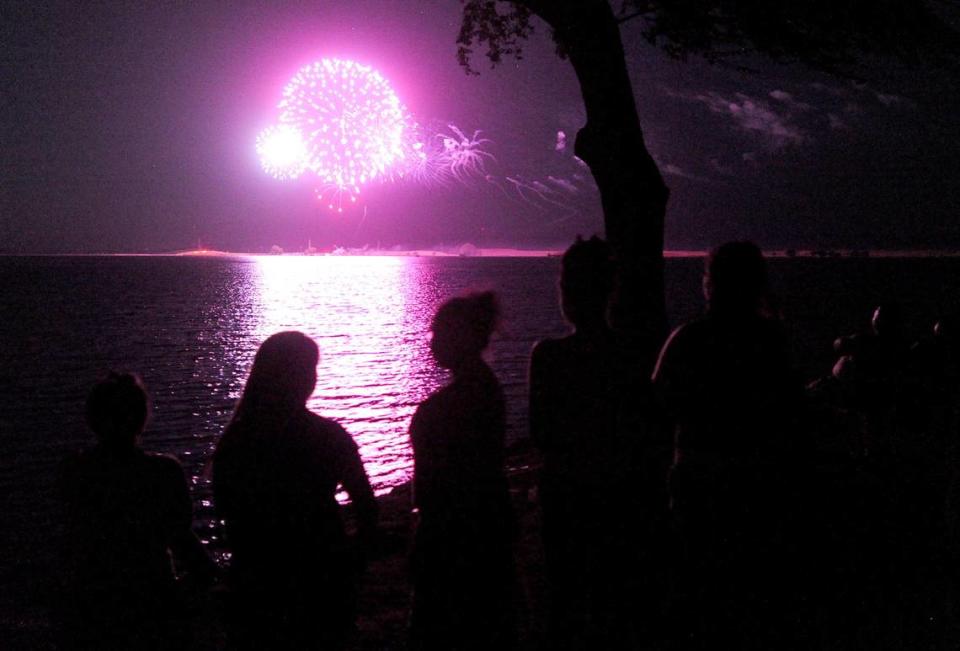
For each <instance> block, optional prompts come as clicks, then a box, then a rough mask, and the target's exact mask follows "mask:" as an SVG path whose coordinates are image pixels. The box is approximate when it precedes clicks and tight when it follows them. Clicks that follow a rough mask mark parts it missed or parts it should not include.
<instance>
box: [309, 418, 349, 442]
mask: <svg viewBox="0 0 960 651" xmlns="http://www.w3.org/2000/svg"><path fill="white" fill-rule="evenodd" d="M304 418H305V421H306V423H307V424H308V426H309V428H310V430H311V431H312V432H313V433H315V434H318V435H320V436H323V437H325V438H326V439H328V440H330V441H333V442H334V443H335V444H338V445H343V444H346V445H354V441H353V437H352V436H351V435H350V432H348V431H347V429H346V428H345V427H344V426H343V425H341V424H340V423H338V422H337V421H335V420H333V419H332V418H327V417H325V416H321V415H320V414H316V413H314V412H312V411H309V410H308V411H307V412H306V413H305V415H304Z"/></svg>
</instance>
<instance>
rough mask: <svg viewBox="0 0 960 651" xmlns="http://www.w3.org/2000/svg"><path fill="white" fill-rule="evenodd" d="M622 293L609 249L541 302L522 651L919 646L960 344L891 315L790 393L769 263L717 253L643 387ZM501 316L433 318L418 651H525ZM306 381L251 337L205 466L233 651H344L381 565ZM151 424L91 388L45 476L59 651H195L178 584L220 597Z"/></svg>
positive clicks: (930, 630)
mask: <svg viewBox="0 0 960 651" xmlns="http://www.w3.org/2000/svg"><path fill="white" fill-rule="evenodd" d="M615 282H616V265H615V260H614V256H613V253H612V251H611V249H610V247H609V246H608V245H607V244H606V243H605V242H603V241H602V240H600V239H598V238H592V239H590V240H586V241H585V240H582V239H579V238H578V240H577V241H576V242H575V243H574V244H573V245H572V246H571V247H570V248H569V249H568V250H567V252H566V253H565V254H564V256H563V258H562V261H561V275H560V282H559V289H560V306H561V311H562V314H563V316H564V317H565V319H566V320H567V321H568V322H569V324H570V326H571V327H572V332H571V333H570V334H568V335H567V336H565V337H561V338H556V339H545V340H543V341H541V342H539V343H538V344H537V345H536V346H535V348H534V350H533V352H532V356H531V361H530V404H529V417H530V421H529V423H530V436H531V439H532V442H533V444H534V446H535V447H536V449H537V450H538V451H539V455H540V458H541V460H542V464H541V471H540V477H539V484H538V487H537V493H536V495H537V501H538V502H539V505H540V508H541V516H542V520H541V522H542V544H543V555H544V561H545V575H546V576H545V579H546V586H547V595H548V606H547V608H546V624H545V632H544V634H543V635H542V640H540V647H541V648H544V649H548V650H575V649H584V650H585V649H614V650H616V649H640V648H671V649H719V648H732V649H772V648H778V649H783V648H826V647H830V648H873V647H876V648H914V647H916V648H919V647H924V648H938V647H936V644H937V643H939V642H941V641H942V640H945V639H947V637H948V633H949V631H947V630H946V627H945V625H944V624H943V623H942V622H941V620H942V619H943V618H944V616H945V614H948V612H947V610H946V607H945V606H944V605H943V604H944V603H945V602H946V601H947V600H945V599H940V598H939V597H937V596H936V595H938V594H940V593H938V592H937V591H936V590H931V589H930V586H931V585H937V586H946V588H945V590H946V592H945V593H947V592H949V590H951V589H952V587H953V581H954V580H955V578H956V577H958V576H960V574H958V571H960V558H958V556H957V551H958V550H960V520H958V517H957V513H960V474H958V473H957V471H956V469H957V459H958V450H957V444H956V441H957V427H958V413H960V412H958V395H960V355H958V351H957V342H956V326H955V322H954V321H953V320H952V319H950V318H942V319H940V320H938V321H937V322H936V323H935V325H934V327H933V328H932V330H931V332H930V333H929V334H928V335H927V336H925V337H923V338H922V339H921V340H920V341H918V342H916V343H914V344H912V345H911V343H910V340H909V338H908V336H907V334H906V330H905V326H904V319H903V315H902V312H901V310H900V309H899V307H898V306H897V305H896V304H893V303H886V304H883V305H881V306H879V307H877V308H876V310H875V312H874V313H873V317H872V320H871V324H870V327H869V328H867V329H865V331H864V332H858V333H854V334H851V335H848V336H842V337H840V338H838V339H837V340H836V342H835V343H834V350H835V352H836V356H837V359H836V363H835V364H834V366H833V369H832V371H831V372H830V373H828V374H826V375H825V376H824V377H821V378H819V379H817V380H815V381H813V382H811V383H809V384H807V385H806V386H804V383H803V381H802V378H801V376H800V375H799V374H798V372H797V370H796V366H795V364H794V361H793V360H792V359H791V356H790V346H789V343H788V337H787V335H786V332H785V328H784V324H783V317H782V315H781V314H780V313H779V309H778V307H777V305H778V303H777V301H776V300H775V297H774V294H773V292H772V291H771V287H770V283H769V278H768V273H767V265H766V261H765V260H764V257H763V255H762V253H761V251H760V250H759V249H758V248H757V247H756V246H755V245H754V244H752V243H749V242H731V243H728V244H724V245H722V246H720V247H718V248H717V249H715V250H714V251H712V252H711V253H710V255H709V256H708V258H707V262H706V269H705V273H704V277H703V291H704V297H705V299H706V310H705V312H704V315H703V316H702V317H701V318H699V319H696V320H694V321H691V322H689V323H686V324H683V325H681V326H680V327H678V328H677V329H676V330H675V331H674V332H673V333H672V334H671V335H670V336H669V338H668V339H667V341H666V343H665V344H664V345H663V347H662V350H661V351H660V355H659V358H658V359H657V361H656V364H655V367H654V368H652V369H649V368H647V369H645V368H643V363H642V362H641V361H640V359H641V357H640V356H639V355H637V354H636V351H635V350H634V348H635V346H634V345H632V344H631V343H630V340H629V339H628V338H625V337H624V335H623V333H618V332H616V331H614V330H613V329H612V328H611V327H610V325H609V323H608V318H607V315H608V308H609V303H610V298H611V296H612V295H613V292H614V288H615ZM499 318H500V308H499V305H498V301H497V297H496V296H495V295H494V294H493V293H491V292H485V293H478V294H470V295H467V296H462V297H457V298H453V299H451V300H449V301H447V302H445V303H443V304H442V305H441V306H440V308H439V309H438V310H437V312H436V315H435V317H434V319H433V321H432V324H431V332H432V339H431V342H430V350H431V353H432V355H433V357H434V359H435V361H436V363H437V365H438V366H440V367H442V368H444V369H447V370H449V371H450V374H451V381H450V382H449V384H447V385H446V386H444V387H442V388H441V389H439V390H438V391H436V392H435V393H434V394H432V395H431V396H430V397H428V398H427V399H426V400H424V401H423V402H422V403H421V404H420V406H419V407H418V409H417V410H416V413H415V414H414V416H413V419H412V421H411V424H410V441H411V444H412V448H413V455H414V474H413V482H412V484H413V510H414V512H415V523H416V527H415V531H414V536H413V544H412V549H411V552H410V556H411V563H410V567H411V595H412V596H411V614H410V633H409V639H408V640H407V641H406V646H407V647H408V648H412V649H417V650H422V651H434V650H453V651H457V650H464V651H472V650H478V651H479V650H481V649H505V650H509V649H512V648H516V647H517V646H518V645H519V644H520V640H521V634H520V629H521V628H523V627H522V626H521V624H520V621H519V620H520V617H521V615H520V614H521V613H529V612H530V611H529V609H526V608H525V607H524V606H523V604H522V603H521V602H522V601H523V591H522V590H520V588H519V585H520V581H519V578H518V575H519V572H520V571H521V570H520V569H518V567H517V565H516V560H515V547H516V543H517V537H518V523H517V519H516V515H515V513H514V507H513V505H512V504H511V493H510V490H509V481H508V474H507V470H506V447H505V446H506V441H505V435H506V416H505V414H506V406H505V400H504V396H503V391H502V389H501V386H500V383H499V381H498V380H497V378H496V376H495V374H494V373H493V371H492V370H491V368H490V366H489V365H488V364H487V363H486V361H485V360H484V351H485V350H486V349H487V347H488V346H489V344H490V340H491V337H492V335H493V334H494V333H495V331H496V329H497V326H498V321H499ZM318 361H319V350H318V348H317V346H316V344H315V343H314V342H313V341H312V340H311V339H310V338H309V337H307V336H305V335H303V334H301V333H299V332H281V333H278V334H275V335H273V336H271V337H269V338H268V339H267V340H266V341H265V342H264V343H263V345H262V346H261V347H260V349H259V350H258V352H257V354H256V357H255V359H254V362H253V367H252V369H251V371H250V375H249V378H248V381H247V383H246V386H245V388H244V391H243V395H242V397H241V399H240V401H239V403H238V405H237V407H236V410H235V412H234V414H233V417H232V419H231V421H230V423H229V424H228V425H227V427H226V430H225V432H224V434H223V436H222V438H221V439H220V441H219V443H218V445H217V447H216V451H215V453H214V455H213V460H212V478H213V491H214V500H215V506H216V510H217V514H218V517H219V518H221V519H222V520H223V523H224V526H225V536H226V545H227V546H228V548H229V550H230V553H231V561H230V565H229V570H228V573H227V575H226V577H225V584H226V594H227V603H226V617H225V621H226V626H225V628H226V631H227V644H228V647H229V648H231V649H248V650H259V649H341V648H345V647H346V646H348V644H349V640H350V637H351V631H352V629H353V627H354V620H355V617H356V602H357V595H358V587H359V579H360V577H361V574H362V571H363V569H364V566H365V561H366V560H367V559H368V557H369V556H370V555H371V554H372V553H374V552H375V550H376V549H377V548H378V545H379V543H381V542H382V538H381V536H382V534H381V533H380V532H379V530H378V525H377V520H378V507H377V502H376V500H375V499H374V494H373V491H372V489H371V486H370V483H369V480H368V478H367V475H366V473H365V471H364V468H363V463H362V460H361V458H360V454H359V452H358V449H357V446H356V444H355V443H354V441H353V439H352V438H351V436H350V434H348V433H347V432H346V431H345V430H344V429H343V427H341V426H340V425H338V424H337V423H336V422H334V421H332V420H329V419H327V418H323V417H321V416H319V415H317V414H314V413H312V412H311V411H310V410H309V409H307V406H306V404H307V401H308V399H309V397H310V396H311V394H312V393H313V391H314V388H315V385H316V381H317V375H316V373H317V370H316V369H317V364H318ZM148 404H149V400H148V396H147V393H146V391H145V390H144V388H143V385H142V384H141V382H140V380H139V379H138V378H137V377H136V376H134V375H130V374H112V375H110V376H109V377H108V378H107V379H105V380H104V381H102V382H101V383H99V384H97V385H96V386H95V387H94V389H93V391H92V392H91V394H90V397H89V399H88V402H87V421H88V423H89V425H90V428H91V430H92V431H93V432H94V434H95V435H96V438H97V442H96V444H95V445H94V446H93V447H91V448H89V449H88V450H85V451H83V452H81V453H78V454H75V455H72V456H70V457H69V458H68V459H66V460H65V461H64V463H63V466H62V472H61V479H60V490H61V494H62V501H63V503H64V505H65V514H66V516H65V517H66V528H65V541H64V558H65V572H64V590H63V593H62V595H61V611H60V612H61V622H62V625H61V627H60V628H61V631H62V639H63V646H64V648H77V649H166V648H185V645H187V644H189V640H187V639H186V635H185V634H184V633H183V631H185V630H188V629H189V627H188V626H186V625H185V623H184V622H185V620H186V618H187V613H186V612H185V610H184V607H183V604H182V599H181V597H180V594H179V589H178V586H177V579H176V576H177V574H180V575H187V576H191V577H193V579H194V580H195V581H196V582H197V583H200V584H210V583H213V582H214V581H217V580H219V578H220V577H219V570H218V568H217V567H216V565H215V564H214V563H213V562H212V561H211V560H210V559H209V558H208V556H207V555H206V553H205V551H204V549H203V547H202V546H201V544H200V542H199V541H198V539H197V538H196V537H195V536H194V534H193V533H192V530H191V500H190V496H189V490H188V486H187V483H186V481H185V479H184V476H183V472H182V470H181V468H180V466H179V464H178V463H177V461H176V460H175V459H173V458H172V457H167V456H163V455H157V454H151V453H148V452H145V451H143V450H142V449H141V448H140V447H139V443H138V441H139V437H140V435H141V434H142V432H143V430H144V427H145V424H146V422H147V415H148V411H149V409H148ZM340 488H342V489H344V490H345V491H346V493H347V494H348V496H349V498H350V502H351V504H352V510H353V513H354V518H353V519H354V521H355V523H356V527H355V529H356V534H355V535H352V536H351V535H348V533H347V527H346V526H345V524H344V519H343V515H342V510H343V507H342V506H341V505H340V504H339V503H338V501H337V499H336V494H337V491H338V490H339V489H340ZM171 555H172V557H173V559H174V560H175V561H176V563H175V565H171ZM175 569H176V572H175V571H174V570H175ZM945 593H944V594H945ZM931 595H934V596H931ZM938 618H939V619H938Z"/></svg>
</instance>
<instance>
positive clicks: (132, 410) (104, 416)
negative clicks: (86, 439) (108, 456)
mask: <svg viewBox="0 0 960 651" xmlns="http://www.w3.org/2000/svg"><path fill="white" fill-rule="evenodd" d="M148 413H149V399H148V397H147V390H146V389H144V387H143V383H142V382H141V381H140V378H139V377H137V376H136V375H134V374H133V373H115V372H111V373H110V375H108V376H107V377H106V378H105V379H103V380H101V381H100V382H98V383H97V384H96V385H94V387H93V389H92V390H91V391H90V395H89V396H87V407H86V415H87V424H88V425H89V426H90V429H91V430H93V433H94V434H96V436H97V441H99V443H100V444H101V445H103V446H105V447H108V448H114V449H122V448H130V447H133V446H135V445H136V442H137V437H138V436H140V434H142V433H143V428H144V426H146V424H147V415H148Z"/></svg>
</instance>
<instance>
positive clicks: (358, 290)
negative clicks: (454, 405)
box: [255, 256, 443, 494]
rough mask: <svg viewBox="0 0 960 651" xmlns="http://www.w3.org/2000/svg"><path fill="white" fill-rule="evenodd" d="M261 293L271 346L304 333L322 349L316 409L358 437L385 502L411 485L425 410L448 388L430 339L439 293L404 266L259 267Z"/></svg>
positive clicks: (403, 261)
mask: <svg viewBox="0 0 960 651" xmlns="http://www.w3.org/2000/svg"><path fill="white" fill-rule="evenodd" d="M255 275H256V276H257V277H256V281H255V287H256V288H257V289H256V293H257V298H256V303H258V308H259V309H257V310H256V311H257V313H258V317H257V319H258V323H257V325H256V326H255V335H256V336H257V337H258V339H259V341H263V340H264V339H266V338H267V337H268V336H269V335H271V334H273V333H275V332H279V331H281V330H300V331H301V332H304V333H305V334H307V335H309V336H310V337H313V339H314V340H315V341H316V342H317V344H318V345H319V346H320V365H319V366H318V368H317V375H318V379H317V389H316V391H315V392H314V395H313V396H312V397H311V399H310V401H309V403H308V404H309V407H310V408H311V409H312V410H314V411H316V412H317V413H319V414H322V415H324V416H327V417H329V418H333V419H334V420H336V421H338V422H339V423H340V424H342V425H343V426H344V427H345V428H346V429H347V431H349V432H350V434H351V435H353V437H354V440H355V441H356V442H357V445H358V446H359V448H360V454H361V456H362V457H363V460H364V464H365V466H366V469H367V474H368V475H369V476H370V480H371V482H372V483H373V485H374V489H375V490H376V491H377V493H378V494H380V493H384V492H387V491H388V490H389V489H390V488H391V487H393V486H396V485H398V484H401V483H403V482H405V481H407V480H408V479H409V478H410V475H411V474H412V465H413V459H412V455H411V451H410V447H409V443H408V438H407V429H408V426H409V423H410V418H411V416H412V415H413V411H414V410H415V409H416V406H417V404H418V403H419V402H420V401H421V400H423V399H424V398H425V397H426V396H427V395H429V393H430V392H431V391H433V390H434V389H436V387H437V386H438V385H439V384H440V383H441V382H442V379H443V376H442V374H441V372H440V371H438V370H437V369H436V367H435V365H434V363H433V361H432V359H431V358H430V354H429V348H428V342H427V332H428V330H429V324H430V319H431V317H432V315H433V311H434V309H435V306H436V305H437V304H438V303H439V300H440V296H439V290H438V288H437V287H436V285H435V284H434V283H432V282H431V281H430V279H429V278H428V274H426V272H425V269H424V267H423V266H421V265H419V264H417V262H416V261H415V260H411V259H409V258H402V257H380V256H368V257H327V256H324V257H302V256H296V257H293V256H287V257H260V258H258V259H257V273H256V274H255Z"/></svg>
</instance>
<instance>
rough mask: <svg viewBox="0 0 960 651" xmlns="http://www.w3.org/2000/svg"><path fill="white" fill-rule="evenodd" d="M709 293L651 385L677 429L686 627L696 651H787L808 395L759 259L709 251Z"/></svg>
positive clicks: (729, 248)
mask: <svg viewBox="0 0 960 651" xmlns="http://www.w3.org/2000/svg"><path fill="white" fill-rule="evenodd" d="M703 288H704V295H705V297H706V299H707V305H708V307H707V314H706V316H705V317H704V318H702V319H699V320H697V321H693V322H691V323H687V324H685V325H683V326H681V327H679V328H677V329H676V330H675V331H674V332H673V334H671V335H670V338H669V339H668V340H667V343H666V344H664V347H663V350H662V351H661V353H660V359H659V361H658V362H657V367H656V370H655V371H654V377H653V380H654V386H655V387H656V389H657V390H658V392H659V394H660V396H661V398H662V400H663V402H664V406H665V408H666V411H667V413H668V415H669V417H670V418H671V420H672V422H673V423H674V426H675V430H674V437H675V438H674V466H673V471H672V476H671V498H672V508H673V512H674V515H675V517H676V520H677V522H678V524H679V529H680V532H681V535H682V537H683V542H684V543H685V545H686V547H687V551H688V554H687V558H686V564H685V567H684V569H685V571H686V572H687V575H686V578H687V579H688V580H687V582H686V584H685V586H684V587H685V589H686V590H687V591H689V593H690V595H691V598H692V601H691V602H690V603H688V606H689V610H688V611H686V613H685V614H686V615H687V619H686V620H685V621H684V625H685V626H687V627H689V629H690V630H691V632H692V633H693V637H692V639H693V643H694V646H699V647H704V648H721V647H723V648H727V647H729V648H740V649H745V648H771V644H772V645H773V646H780V647H783V648H786V646H787V644H788V643H787V640H788V639H789V638H788V633H787V631H786V630H784V629H783V624H784V622H783V620H782V617H783V609H784V605H783V600H784V598H785V595H786V594H788V593H789V592H791V591H794V590H796V585H795V584H794V580H795V579H796V578H797V577H796V575H795V574H793V575H791V574H790V573H789V571H791V570H796V568H797V563H796V559H791V558H788V557H787V554H786V549H787V545H786V542H787V540H786V539H787V538H788V537H789V531H788V528H787V524H788V523H790V522H791V521H795V520H797V519H798V514H797V513H796V511H795V508H794V505H793V503H792V501H791V496H792V494H793V492H794V491H795V490H797V488H798V487H797V484H796V482H797V474H796V472H795V470H796V464H797V463H799V462H800V456H799V455H798V452H799V450H798V440H797V422H796V421H797V417H798V410H799V407H800V400H801V397H802V394H801V388H800V385H799V382H797V377H796V376H795V375H794V373H793V371H792V367H791V364H790V359H789V355H788V347H787V342H786V337H785V336H784V333H783V330H782V328H781V325H780V323H779V321H778V320H777V319H776V318H773V317H772V316H771V315H770V314H768V310H767V305H768V303H767V296H768V283H767V268H766V262H765V260H764V259H763V255H762V254H761V252H760V250H759V249H758V248H757V247H756V246H755V245H754V244H752V243H749V242H731V243H728V244H724V245H723V246H721V247H719V248H718V249H716V250H714V251H712V252H711V254H710V257H709V258H708V260H707V268H706V274H705V275H704V279H703ZM771 636H772V637H773V638H774V639H776V642H771Z"/></svg>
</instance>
